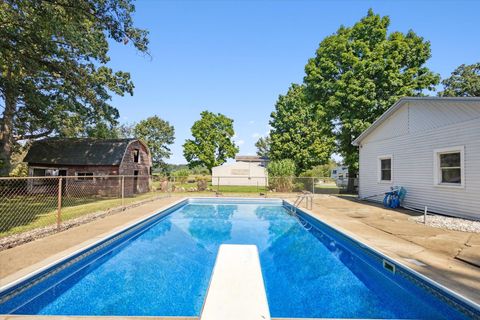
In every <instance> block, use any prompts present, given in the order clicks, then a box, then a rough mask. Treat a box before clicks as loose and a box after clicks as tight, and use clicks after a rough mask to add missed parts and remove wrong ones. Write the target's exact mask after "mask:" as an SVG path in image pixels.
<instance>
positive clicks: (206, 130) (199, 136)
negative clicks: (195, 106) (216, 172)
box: [183, 111, 238, 173]
mask: <svg viewBox="0 0 480 320" xmlns="http://www.w3.org/2000/svg"><path fill="white" fill-rule="evenodd" d="M200 115H201V119H200V120H197V121H195V123H194V124H193V126H192V136H193V139H188V140H186V141H185V143H184V144H183V155H184V157H185V159H187V161H188V164H189V167H190V168H193V167H196V166H200V165H203V166H205V167H206V168H207V169H208V171H209V173H211V172H212V168H213V167H215V166H219V165H221V164H223V163H224V162H225V161H227V159H229V158H233V157H235V154H236V153H237V152H238V147H237V146H236V145H235V143H234V142H233V136H234V131H233V120H232V119H230V118H228V117H226V116H224V115H223V114H220V113H217V114H215V113H213V112H209V111H203V112H202V113H201V114H200Z"/></svg>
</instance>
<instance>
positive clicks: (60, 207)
mask: <svg viewBox="0 0 480 320" xmlns="http://www.w3.org/2000/svg"><path fill="white" fill-rule="evenodd" d="M346 186H347V184H342V185H339V184H338V183H337V182H336V181H335V180H333V179H331V178H325V177H242V176H240V177H239V176H227V177H216V176H214V177H211V176H188V177H181V178H179V177H171V178H167V177H162V176H93V175H88V174H85V175H78V176H74V177H61V176H51V177H23V178H0V240H1V239H3V238H6V237H9V236H12V235H18V234H28V233H29V232H30V233H32V234H34V235H36V234H37V233H39V232H40V233H51V232H56V231H59V230H63V229H65V228H68V227H70V226H73V225H77V224H81V223H85V222H88V221H91V220H92V219H95V218H97V217H99V216H103V215H105V214H107V213H112V212H120V211H122V210H123V209H124V208H126V207H128V206H130V205H132V204H138V203H139V202H143V201H147V200H152V199H155V198H159V197H165V196H168V195H170V194H172V193H175V194H178V195H185V194H186V195H191V196H195V194H197V195H207V196H208V195H210V196H221V195H228V196H242V195H246V196H248V195H250V196H268V195H274V196H275V195H277V196H278V195H279V194H280V193H282V194H284V193H296V192H305V191H307V192H310V193H312V194H338V193H342V192H344V191H345V190H346ZM182 193H183V194H182ZM1 244H2V241H0V246H1Z"/></svg>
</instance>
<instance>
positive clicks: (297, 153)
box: [269, 84, 335, 174]
mask: <svg viewBox="0 0 480 320" xmlns="http://www.w3.org/2000/svg"><path fill="white" fill-rule="evenodd" d="M270 125H271V126H272V128H273V129H272V131H271V132H270V140H271V141H270V152H269V155H270V159H272V160H281V159H291V160H293V162H294V163H295V166H296V170H297V171H296V173H297V174H299V173H300V172H302V171H304V170H307V169H310V168H311V167H312V166H315V165H318V164H323V163H326V162H328V160H329V159H330V156H331V154H332V152H333V149H334V147H335V139H334V138H333V137H332V135H331V133H330V131H331V126H330V124H329V123H328V120H326V119H325V116H324V112H323V111H322V109H321V108H320V107H319V106H318V105H315V104H313V103H310V102H308V101H307V100H306V97H305V93H304V87H303V86H300V85H296V84H294V85H292V86H291V87H290V89H289V90H288V92H287V94H286V95H284V96H280V97H279V98H278V101H277V103H276V104H275V111H274V112H272V114H271V120H270Z"/></svg>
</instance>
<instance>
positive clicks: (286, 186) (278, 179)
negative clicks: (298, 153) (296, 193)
mask: <svg viewBox="0 0 480 320" xmlns="http://www.w3.org/2000/svg"><path fill="white" fill-rule="evenodd" d="M267 172H268V185H269V187H270V189H274V190H275V191H277V192H290V191H292V189H293V187H294V185H293V183H294V179H295V178H294V176H295V172H296V167H295V162H293V160H290V159H283V160H275V161H271V162H270V163H269V164H268V166H267Z"/></svg>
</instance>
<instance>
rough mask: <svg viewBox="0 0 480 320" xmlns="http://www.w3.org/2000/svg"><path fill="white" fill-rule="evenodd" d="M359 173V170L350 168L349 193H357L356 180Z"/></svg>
mask: <svg viewBox="0 0 480 320" xmlns="http://www.w3.org/2000/svg"><path fill="white" fill-rule="evenodd" d="M357 175H358V171H357V170H350V168H348V184H347V193H352V194H353V193H356V192H357V190H355V179H356V178H357Z"/></svg>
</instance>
